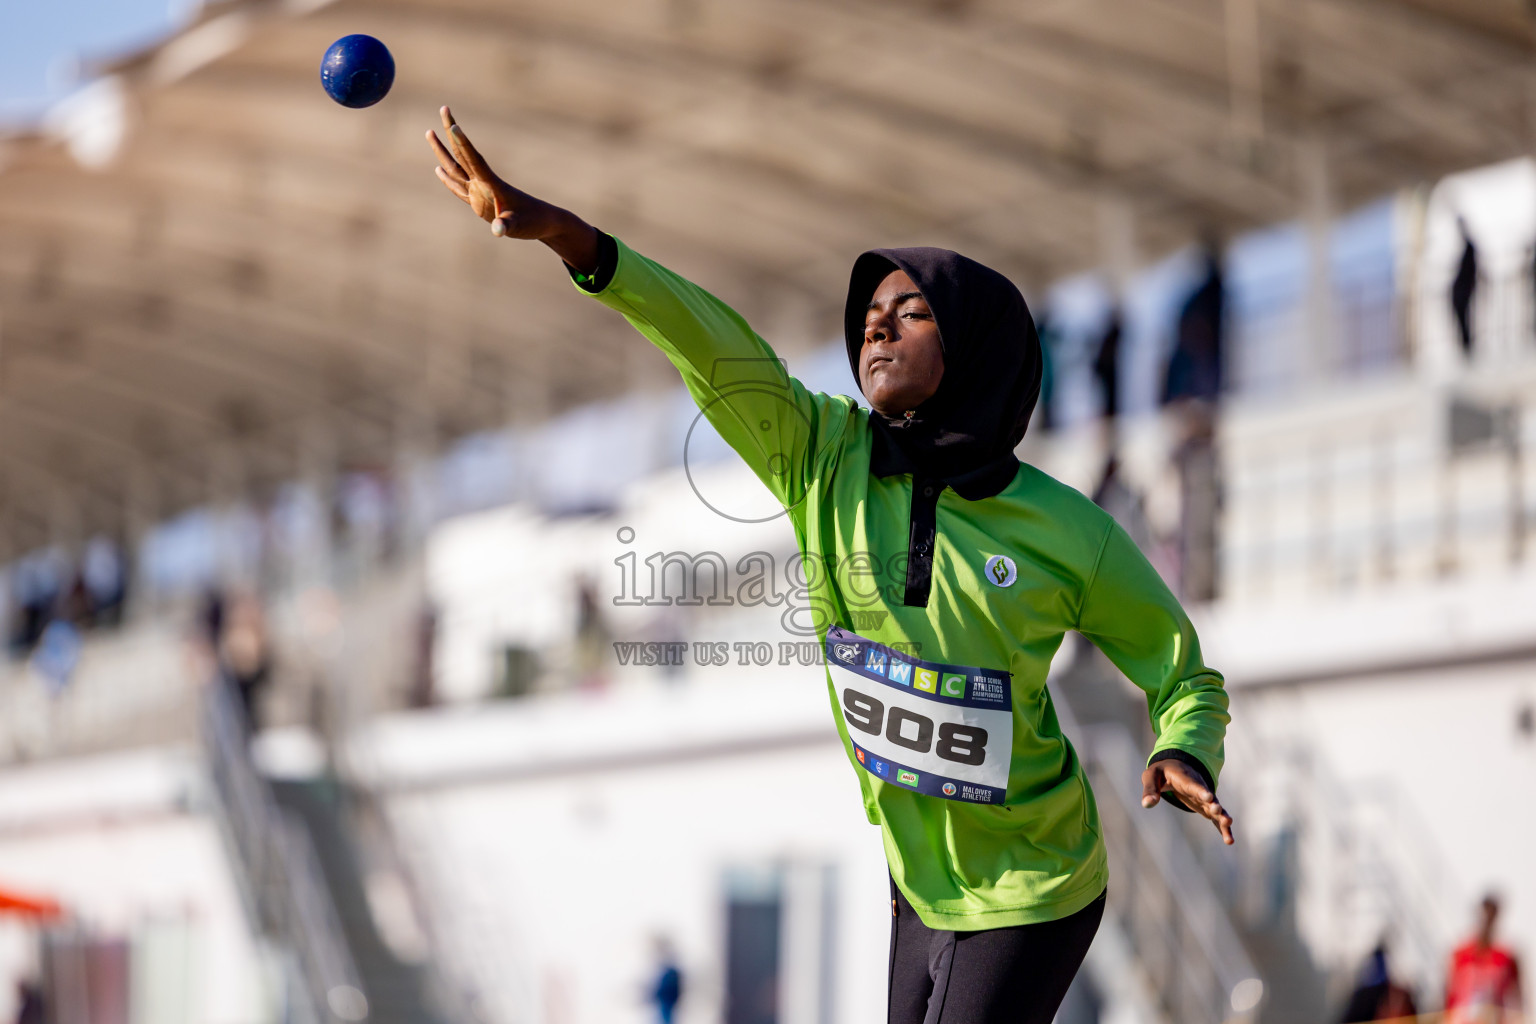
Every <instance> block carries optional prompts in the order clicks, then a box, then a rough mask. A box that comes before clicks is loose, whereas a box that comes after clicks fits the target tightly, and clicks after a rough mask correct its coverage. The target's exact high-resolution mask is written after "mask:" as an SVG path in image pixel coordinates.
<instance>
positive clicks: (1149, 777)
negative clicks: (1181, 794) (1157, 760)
mask: <svg viewBox="0 0 1536 1024" xmlns="http://www.w3.org/2000/svg"><path fill="white" fill-rule="evenodd" d="M1162 774H1163V773H1162V772H1160V771H1158V770H1157V768H1156V767H1152V768H1148V769H1147V770H1146V771H1144V772H1142V773H1141V806H1143V807H1156V806H1157V803H1158V801H1159V800H1161V799H1162V798H1163V797H1162V793H1161V792H1160V790H1161V789H1162V788H1163V787H1162V782H1163V780H1162Z"/></svg>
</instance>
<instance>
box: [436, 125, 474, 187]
mask: <svg viewBox="0 0 1536 1024" xmlns="http://www.w3.org/2000/svg"><path fill="white" fill-rule="evenodd" d="M427 143H428V145H430V146H431V147H432V155H433V156H435V157H437V162H438V164H439V165H441V167H442V168H443V170H444V171H447V172H448V174H449V175H450V176H451V177H453V178H455V179H457V180H459V181H467V180H468V179H469V175H467V174H465V173H464V168H462V167H460V166H459V162H458V161H457V160H455V159H454V158H453V154H452V153H450V152H448V148H447V147H446V146H444V145H443V140H442V139H439V138H438V137H437V132H434V131H431V130H430V129H429V130H428V131H427Z"/></svg>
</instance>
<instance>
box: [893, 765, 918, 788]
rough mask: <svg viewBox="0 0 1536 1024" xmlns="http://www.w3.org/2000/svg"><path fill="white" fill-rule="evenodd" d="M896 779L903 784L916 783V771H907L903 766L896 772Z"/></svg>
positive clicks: (911, 784) (913, 784)
mask: <svg viewBox="0 0 1536 1024" xmlns="http://www.w3.org/2000/svg"><path fill="white" fill-rule="evenodd" d="M896 781H897V782H899V783H901V784H902V785H903V786H915V785H917V772H909V771H907V770H906V769H905V768H903V769H901V770H900V771H898V772H897V773H896Z"/></svg>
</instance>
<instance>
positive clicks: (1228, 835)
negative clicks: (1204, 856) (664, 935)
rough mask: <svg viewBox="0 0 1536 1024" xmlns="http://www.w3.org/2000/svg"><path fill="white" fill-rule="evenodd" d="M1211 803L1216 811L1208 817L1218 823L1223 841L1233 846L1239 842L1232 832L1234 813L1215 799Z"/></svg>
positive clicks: (1218, 829)
mask: <svg viewBox="0 0 1536 1024" xmlns="http://www.w3.org/2000/svg"><path fill="white" fill-rule="evenodd" d="M1211 805H1212V807H1213V808H1214V810H1215V813H1214V814H1208V815H1206V817H1208V818H1210V819H1211V821H1213V822H1215V823H1216V831H1218V832H1220V833H1221V841H1222V842H1224V843H1226V844H1227V845H1228V846H1231V845H1232V844H1233V843H1235V842H1237V837H1236V836H1234V835H1233V834H1232V815H1230V814H1228V813H1227V812H1226V810H1225V809H1224V808H1223V807H1222V806H1221V804H1218V803H1216V801H1214V800H1212V801H1211Z"/></svg>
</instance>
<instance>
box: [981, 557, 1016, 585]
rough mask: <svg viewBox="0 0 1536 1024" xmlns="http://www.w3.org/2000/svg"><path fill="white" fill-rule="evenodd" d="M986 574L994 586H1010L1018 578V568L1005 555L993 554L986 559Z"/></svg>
mask: <svg viewBox="0 0 1536 1024" xmlns="http://www.w3.org/2000/svg"><path fill="white" fill-rule="evenodd" d="M986 574H987V579H988V580H990V581H991V583H992V585H993V586H994V587H1011V586H1013V582H1014V580H1017V579H1018V578H1019V569H1018V566H1016V565H1014V564H1013V559H1011V558H1009V557H1008V556H1007V555H993V556H992V557H991V558H989V559H987V569H986Z"/></svg>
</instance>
